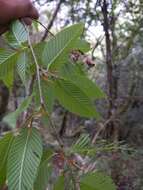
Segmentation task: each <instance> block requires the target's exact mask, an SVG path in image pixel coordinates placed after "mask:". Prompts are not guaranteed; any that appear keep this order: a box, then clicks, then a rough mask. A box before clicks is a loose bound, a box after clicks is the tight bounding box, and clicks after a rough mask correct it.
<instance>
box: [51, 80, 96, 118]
mask: <svg viewBox="0 0 143 190" xmlns="http://www.w3.org/2000/svg"><path fill="white" fill-rule="evenodd" d="M54 92H55V96H56V98H57V99H58V100H59V102H60V103H61V104H62V105H63V106H64V107H65V108H67V109H68V110H70V111H71V112H74V113H76V114H79V115H81V116H84V117H96V118H98V117H99V114H98V112H97V111H96V109H95V108H94V106H93V104H92V103H91V102H90V100H89V98H88V96H87V95H86V94H85V93H84V92H83V91H82V90H80V88H79V87H78V86H77V85H76V84H74V83H72V82H71V81H68V80H64V79H61V80H56V81H55V82H54Z"/></svg>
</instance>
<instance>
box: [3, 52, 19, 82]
mask: <svg viewBox="0 0 143 190" xmlns="http://www.w3.org/2000/svg"><path fill="white" fill-rule="evenodd" d="M18 54H19V53H18V52H16V51H10V50H0V78H2V79H3V77H5V76H7V75H8V74H9V73H10V72H12V71H13V69H14V67H15V64H16V61H17V57H18Z"/></svg>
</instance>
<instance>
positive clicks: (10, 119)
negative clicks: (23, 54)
mask: <svg viewBox="0 0 143 190" xmlns="http://www.w3.org/2000/svg"><path fill="white" fill-rule="evenodd" d="M31 100H32V96H30V97H28V98H26V99H25V100H24V101H23V102H22V103H21V105H20V106H19V107H18V108H17V110H16V111H15V112H12V113H9V114H8V115H6V116H5V117H4V119H3V121H5V122H6V123H8V124H9V126H11V127H12V128H15V127H16V122H17V119H18V117H19V115H20V114H21V113H22V112H24V111H25V110H26V109H27V108H28V107H29V105H30V103H31Z"/></svg>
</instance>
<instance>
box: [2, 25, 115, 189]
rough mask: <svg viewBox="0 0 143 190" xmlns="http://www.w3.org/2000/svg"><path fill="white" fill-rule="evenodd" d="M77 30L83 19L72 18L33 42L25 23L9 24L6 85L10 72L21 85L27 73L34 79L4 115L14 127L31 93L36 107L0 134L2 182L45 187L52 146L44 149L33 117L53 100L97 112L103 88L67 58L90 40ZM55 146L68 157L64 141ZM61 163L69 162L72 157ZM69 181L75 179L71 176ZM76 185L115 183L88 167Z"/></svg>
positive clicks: (95, 186) (97, 186)
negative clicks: (68, 23) (73, 21)
mask: <svg viewBox="0 0 143 190" xmlns="http://www.w3.org/2000/svg"><path fill="white" fill-rule="evenodd" d="M82 33H83V24H76V25H73V26H70V27H68V28H66V29H64V30H62V31H61V32H59V33H58V34H57V35H56V36H54V37H52V38H51V39H49V40H48V41H47V42H42V43H38V44H35V45H32V44H31V41H30V36H29V31H28V28H27V26H25V25H24V24H23V23H21V22H19V21H16V22H14V23H13V24H12V26H11V32H9V33H8V34H6V40H7V42H8V44H9V46H10V47H11V48H10V49H4V50H1V52H0V79H1V80H3V81H4V83H5V84H6V85H7V86H8V87H9V88H11V86H12V85H13V80H14V75H15V72H17V73H18V75H19V76H20V78H21V81H22V82H23V84H24V86H25V88H27V82H28V80H29V79H30V78H31V76H32V77H34V79H35V80H34V84H33V88H32V90H31V89H30V90H31V94H30V96H29V97H26V98H25V100H24V102H23V103H22V104H21V105H20V106H19V108H18V109H17V110H16V111H15V112H13V113H10V114H9V115H7V116H6V117H5V119H4V120H5V121H6V122H8V123H9V125H10V126H12V127H14V128H15V127H16V121H17V118H18V116H19V115H20V114H21V112H23V111H25V110H26V109H27V108H28V107H29V105H30V103H31V101H33V97H34V103H35V108H34V110H36V111H34V113H32V114H31V116H30V117H28V118H26V120H25V122H24V124H23V125H21V126H20V128H19V129H17V132H16V134H15V133H12V132H10V133H8V134H6V135H4V136H3V137H2V138H1V139H0V161H1V165H0V186H1V187H3V186H4V184H7V185H8V189H9V190H25V189H27V190H31V189H34V190H45V189H46V187H47V184H48V182H49V178H50V176H52V174H53V170H54V167H51V166H52V158H53V157H54V155H55V154H56V152H55V151H54V149H53V150H50V154H49V149H48V148H46V149H44V150H43V143H42V139H41V136H40V132H39V130H38V129H37V128H36V127H34V124H33V119H34V117H35V116H37V115H38V116H39V115H40V116H43V115H44V116H45V115H46V117H48V119H49V120H50V118H49V115H50V113H51V112H52V109H53V104H54V101H55V100H58V101H59V103H60V104H61V105H62V106H64V107H65V108H66V109H68V110H69V111H71V112H74V113H76V114H78V115H80V116H84V117H95V118H99V117H100V116H99V113H98V112H97V111H96V109H95V106H94V104H93V101H94V100H96V99H98V98H103V97H104V96H105V95H104V93H103V92H102V90H101V89H100V88H99V87H98V86H97V85H96V84H95V83H94V82H92V81H91V80H89V79H88V76H87V74H86V72H85V71H84V69H83V67H82V65H81V64H78V63H77V64H74V63H72V62H71V60H70V58H69V54H70V52H71V51H72V50H73V49H77V50H80V51H82V52H84V53H85V52H87V51H89V49H90V48H89V44H88V43H87V42H85V41H83V40H81V39H80V36H81V35H82ZM27 42H28V44H27ZM81 142H82V144H84V143H85V142H86V140H84V139H82V141H81ZM81 142H80V141H79V142H77V143H76V145H75V146H72V153H73V152H75V151H76V149H79V148H80V147H81V146H82V145H81ZM85 144H87V143H85ZM60 152H63V155H64V156H63V158H64V160H68V158H67V157H66V154H65V152H64V148H63V147H60ZM69 163H70V164H69ZM66 165H68V167H70V166H71V162H67V164H66ZM63 181H64V180H63V176H61V177H60V178H59V180H58V181H57V184H55V187H54V189H55V190H56V189H64V187H63V186H64V182H63ZM71 183H72V184H74V180H73V179H72V180H71ZM80 188H81V189H83V190H85V189H93V190H94V189H99V190H100V189H110V190H112V189H113V190H114V189H115V186H114V185H113V183H112V180H111V179H110V177H108V176H104V175H103V174H101V173H88V174H84V175H81V176H80ZM71 189H72V187H71ZM73 189H74V185H73Z"/></svg>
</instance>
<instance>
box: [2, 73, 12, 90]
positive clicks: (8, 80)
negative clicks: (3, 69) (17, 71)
mask: <svg viewBox="0 0 143 190" xmlns="http://www.w3.org/2000/svg"><path fill="white" fill-rule="evenodd" d="M2 80H3V82H4V84H5V85H6V86H7V87H8V88H9V89H11V88H12V86H13V81H14V70H12V71H11V72H9V73H8V74H7V75H6V76H4V77H3V78H2Z"/></svg>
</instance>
